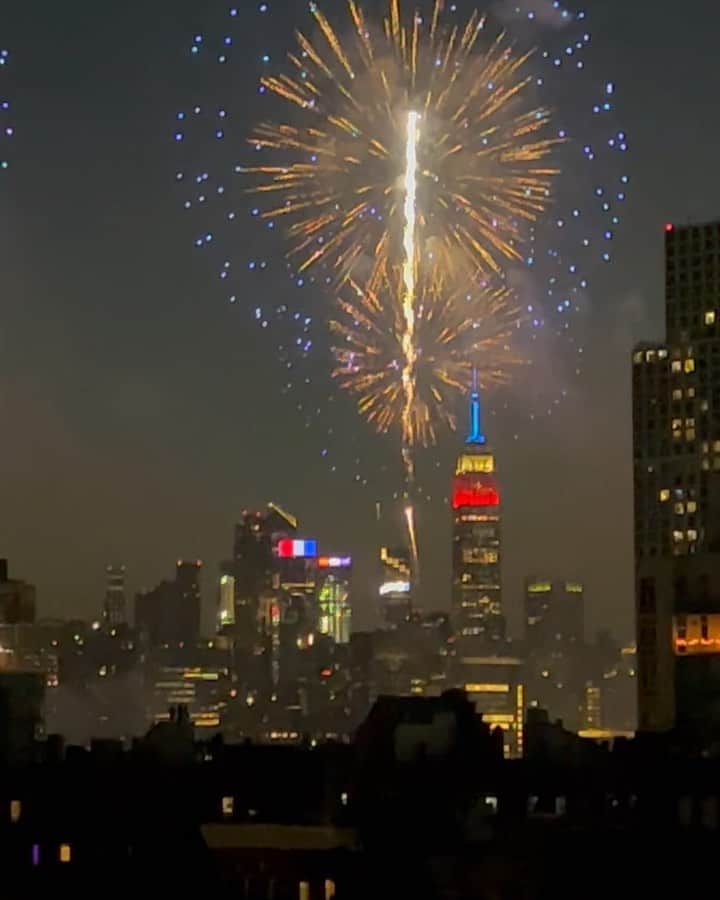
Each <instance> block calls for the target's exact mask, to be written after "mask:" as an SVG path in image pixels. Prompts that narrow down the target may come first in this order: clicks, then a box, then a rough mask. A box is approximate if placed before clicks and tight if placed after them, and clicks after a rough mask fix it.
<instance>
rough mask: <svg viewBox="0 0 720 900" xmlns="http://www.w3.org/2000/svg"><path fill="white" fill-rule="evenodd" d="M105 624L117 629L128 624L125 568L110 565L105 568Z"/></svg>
mask: <svg viewBox="0 0 720 900" xmlns="http://www.w3.org/2000/svg"><path fill="white" fill-rule="evenodd" d="M103 622H104V623H105V625H106V626H107V627H109V628H115V627H117V626H118V625H124V624H125V623H126V622H127V604H126V600H125V566H113V565H109V566H106V568H105V602H104V603H103Z"/></svg>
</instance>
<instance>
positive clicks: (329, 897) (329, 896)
mask: <svg viewBox="0 0 720 900" xmlns="http://www.w3.org/2000/svg"><path fill="white" fill-rule="evenodd" d="M335 890H336V889H335V882H334V881H333V880H332V878H326V879H325V900H335Z"/></svg>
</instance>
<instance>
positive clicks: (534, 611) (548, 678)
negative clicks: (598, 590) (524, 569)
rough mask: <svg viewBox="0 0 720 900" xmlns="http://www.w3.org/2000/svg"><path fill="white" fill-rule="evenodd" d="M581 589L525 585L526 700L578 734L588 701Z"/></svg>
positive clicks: (533, 581) (530, 581) (567, 584)
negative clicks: (586, 698) (580, 713)
mask: <svg viewBox="0 0 720 900" xmlns="http://www.w3.org/2000/svg"><path fill="white" fill-rule="evenodd" d="M584 631H585V628H584V613H583V586H582V584H580V583H579V582H576V581H560V580H555V581H553V580H551V579H549V578H538V577H531V578H526V579H525V644H526V659H525V666H526V674H525V678H526V700H527V702H528V704H529V705H531V706H540V707H542V708H543V709H546V710H548V711H549V712H550V713H551V715H552V717H553V718H561V719H562V720H563V722H564V723H565V725H566V726H567V727H569V728H572V729H574V728H579V727H581V725H582V722H581V721H580V720H579V718H578V714H579V710H580V709H581V707H582V706H583V703H584V700H585V682H586V677H585V675H584V672H585V669H586V665H587V661H586V654H585V653H584V649H585V641H584Z"/></svg>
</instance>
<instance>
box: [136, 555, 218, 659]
mask: <svg viewBox="0 0 720 900" xmlns="http://www.w3.org/2000/svg"><path fill="white" fill-rule="evenodd" d="M201 569H202V563H201V562H200V561H199V560H198V561H196V562H185V561H184V560H178V563H177V569H176V574H175V581H162V582H160V584H159V585H158V586H157V587H156V588H154V590H152V591H146V592H143V593H140V594H138V595H137V596H136V597H135V627H136V628H137V629H138V631H140V632H141V633H143V634H144V635H145V637H146V639H147V641H148V644H149V645H150V646H151V647H165V646H167V647H191V646H193V645H195V644H196V643H197V642H198V640H199V638H200V612H201V610H200V604H201V599H200V572H201Z"/></svg>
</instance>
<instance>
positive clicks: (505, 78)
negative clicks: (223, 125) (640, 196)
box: [245, 0, 560, 287]
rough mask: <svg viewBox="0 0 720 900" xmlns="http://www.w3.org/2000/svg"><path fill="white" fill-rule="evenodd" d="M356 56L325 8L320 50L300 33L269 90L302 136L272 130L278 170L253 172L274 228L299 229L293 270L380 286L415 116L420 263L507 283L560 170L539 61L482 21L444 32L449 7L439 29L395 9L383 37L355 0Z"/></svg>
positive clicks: (400, 219)
mask: <svg viewBox="0 0 720 900" xmlns="http://www.w3.org/2000/svg"><path fill="white" fill-rule="evenodd" d="M347 7H348V11H349V15H350V20H351V21H350V25H349V28H348V30H349V31H350V32H351V34H352V37H351V39H350V40H349V41H348V42H347V45H346V43H345V42H344V41H343V40H342V39H341V37H340V36H339V33H338V31H336V30H335V28H334V27H333V26H332V25H331V24H330V22H329V20H328V19H327V18H326V17H325V15H324V14H323V13H322V12H321V10H320V9H319V7H318V6H317V4H315V3H313V4H311V10H312V14H313V16H314V18H315V21H316V23H317V26H318V29H319V36H318V39H317V40H316V41H312V40H310V39H309V38H307V37H306V36H305V35H304V34H303V33H301V32H297V43H298V51H297V52H296V53H291V54H290V55H289V58H290V62H291V63H292V66H293V74H291V75H279V76H267V77H265V78H263V80H262V85H263V88H264V89H265V90H266V91H270V92H272V93H274V94H275V95H277V96H278V97H280V98H282V99H283V100H285V101H287V102H288V103H289V104H290V105H292V106H294V107H295V108H296V112H297V111H298V110H299V111H300V113H301V115H300V116H298V115H293V116H291V118H293V119H294V120H295V121H297V120H298V119H299V120H300V122H301V124H292V123H290V122H288V123H286V124H264V125H262V126H260V127H259V128H257V129H256V131H255V132H254V134H253V136H252V138H251V142H252V144H253V145H254V146H255V147H256V148H257V149H258V150H269V151H274V152H277V153H278V154H280V155H281V157H282V159H280V160H278V162H277V164H273V165H270V164H262V165H259V166H254V167H249V168H247V169H245V171H246V172H247V173H249V174H251V175H252V176H255V177H257V178H258V184H257V186H256V188H255V190H257V191H258V192H260V193H261V194H265V195H267V196H268V198H276V199H274V200H270V202H269V203H268V206H267V208H266V209H265V211H264V216H265V217H266V218H268V219H273V220H274V219H277V218H278V217H287V218H288V220H289V227H288V231H289V234H290V238H291V240H292V250H291V253H290V256H291V259H292V260H293V263H294V265H296V267H297V269H298V270H299V271H300V272H303V271H305V270H307V269H309V268H310V267H311V266H313V265H314V264H315V263H317V262H320V261H325V262H330V263H331V264H332V266H333V267H334V269H335V271H336V274H337V276H338V277H339V278H340V279H341V280H343V279H344V278H347V277H350V276H352V277H353V278H355V280H358V279H362V280H364V281H365V283H367V284H369V285H370V286H371V287H373V278H375V277H377V275H378V272H379V271H381V270H382V268H383V267H384V265H385V264H386V263H387V262H388V260H393V259H396V258H397V256H398V254H399V253H401V252H403V246H402V242H403V226H404V223H405V213H406V209H405V201H406V197H407V194H406V191H405V188H406V182H405V175H406V162H407V154H406V150H407V136H408V113H410V115H411V116H416V117H417V119H418V120H421V123H422V125H421V128H422V139H421V140H420V141H419V142H418V143H417V147H416V151H417V160H416V162H417V183H416V194H417V224H416V229H415V234H414V241H415V251H416V252H417V253H418V255H419V256H420V257H422V256H423V255H425V254H432V255H433V257H434V259H435V260H436V261H442V262H443V263H444V264H445V265H448V266H450V265H452V266H454V267H455V268H458V267H460V266H461V265H462V264H467V265H468V267H469V270H470V271H471V272H474V271H475V270H476V269H480V270H481V272H482V273H483V274H484V275H485V276H489V275H491V274H494V275H498V274H500V273H501V272H502V271H503V267H504V263H505V262H506V261H507V260H512V259H515V260H518V259H520V250H519V246H518V245H519V243H520V242H521V239H522V237H523V226H524V225H526V226H527V225H528V224H529V223H532V222H533V221H535V219H536V217H537V216H538V215H539V214H540V213H541V212H542V210H543V208H544V207H545V205H546V203H547V200H548V197H549V195H550V187H551V183H552V179H553V176H554V175H555V174H557V170H556V169H555V168H553V167H552V166H549V165H548V164H547V161H546V157H548V155H549V154H550V153H551V151H552V149H553V146H554V145H555V144H556V143H558V142H560V139H559V138H557V137H554V138H551V137H549V136H548V134H547V128H548V125H549V122H550V112H549V110H548V109H547V108H545V107H538V106H537V105H536V104H535V102H534V100H533V90H532V88H533V84H534V79H533V77H532V76H531V75H530V74H529V73H528V71H527V63H528V60H529V59H530V57H531V55H532V54H531V53H524V54H519V55H518V54H516V53H515V52H514V49H513V45H512V44H511V43H510V42H509V41H508V40H507V39H506V37H505V35H504V34H503V33H500V34H498V35H496V36H495V37H494V38H493V37H490V36H488V35H486V33H485V19H484V18H483V17H482V16H481V15H480V14H479V13H478V12H477V11H476V12H473V13H472V15H471V16H470V17H469V19H468V20H467V21H466V23H465V25H464V26H463V27H459V26H457V25H456V26H454V27H447V28H446V27H444V26H443V24H442V20H443V16H442V13H443V7H444V2H443V0H435V4H434V7H433V12H432V15H431V17H430V18H429V19H428V20H427V21H424V20H423V19H422V17H421V16H420V15H419V14H417V13H414V14H413V15H412V16H410V17H407V16H403V14H402V11H401V8H400V3H399V0H389V5H388V12H387V17H386V19H385V22H384V28H383V29H382V30H378V31H377V33H375V32H374V30H373V26H372V25H371V24H370V23H369V22H368V21H367V20H366V17H365V14H364V13H363V11H362V9H361V8H360V7H359V6H358V4H357V3H356V2H354V0H348V4H347Z"/></svg>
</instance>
